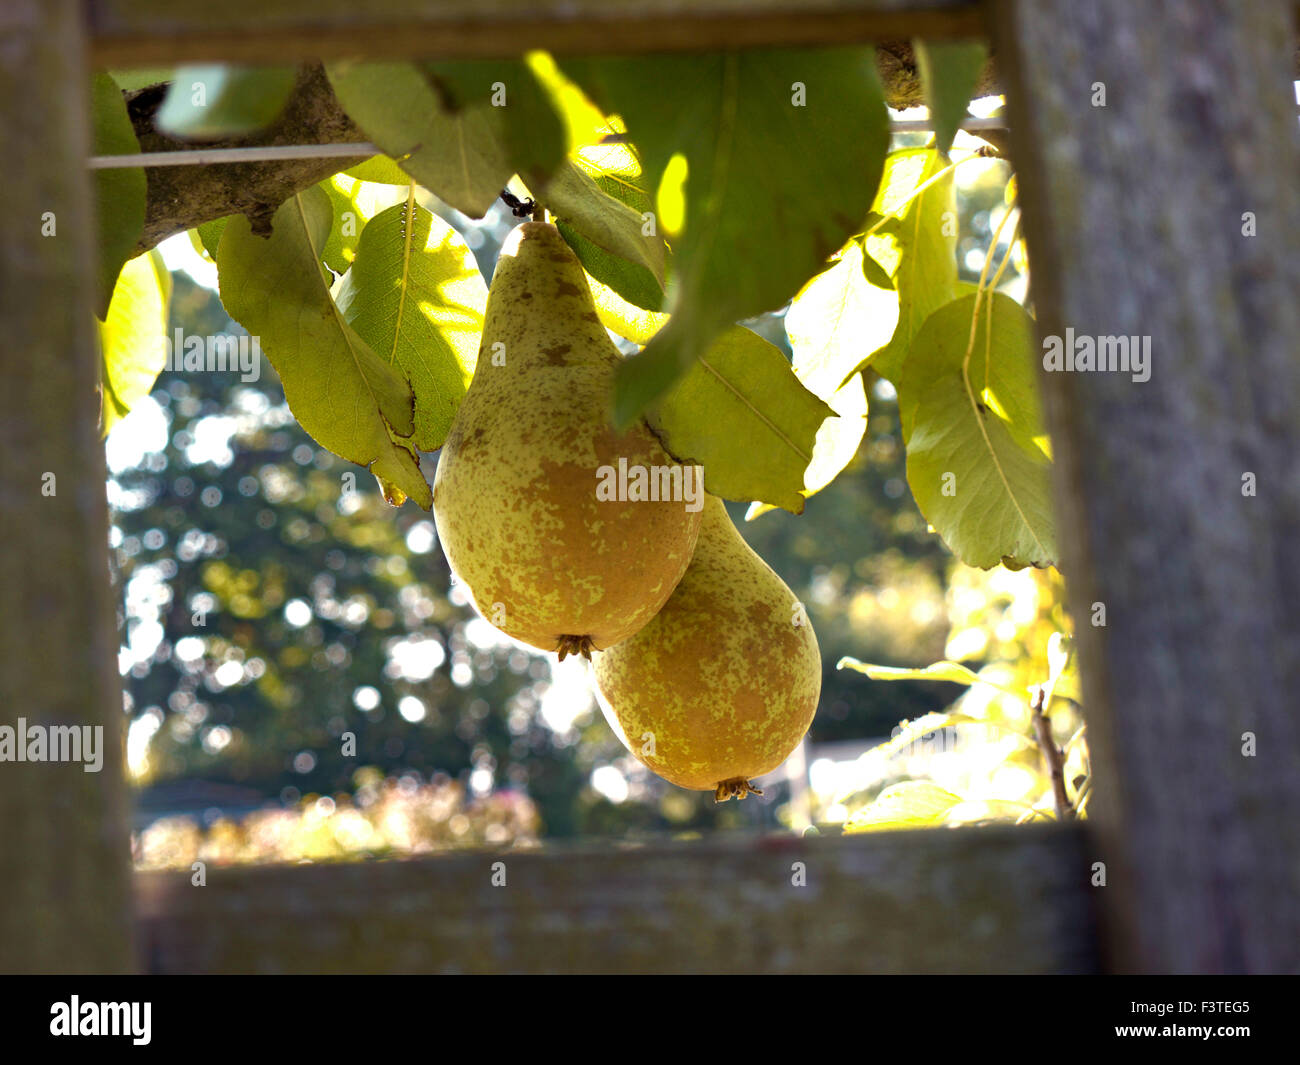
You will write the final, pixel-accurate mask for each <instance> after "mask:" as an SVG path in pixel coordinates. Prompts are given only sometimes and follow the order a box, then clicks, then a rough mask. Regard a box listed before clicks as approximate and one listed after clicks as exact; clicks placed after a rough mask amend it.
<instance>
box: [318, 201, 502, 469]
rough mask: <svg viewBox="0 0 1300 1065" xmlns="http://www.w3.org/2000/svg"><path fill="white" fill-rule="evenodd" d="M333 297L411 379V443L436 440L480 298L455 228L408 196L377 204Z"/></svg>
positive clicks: (483, 296) (466, 374) (473, 347)
mask: <svg viewBox="0 0 1300 1065" xmlns="http://www.w3.org/2000/svg"><path fill="white" fill-rule="evenodd" d="M336 299H337V301H338V306H339V310H341V311H342V312H343V317H344V319H345V320H346V321H347V323H348V325H350V326H351V327H352V328H353V329H355V330H356V331H357V333H358V334H359V335H360V336H361V338H362V339H363V340H365V341H366V343H367V344H369V345H370V348H371V350H373V351H374V352H375V354H377V355H379V356H380V358H382V359H384V360H385V361H387V362H388V363H389V364H390V365H394V364H395V365H396V366H397V367H398V368H400V371H401V372H403V373H404V374H405V376H406V378H407V379H408V380H409V381H410V383H411V388H412V390H413V391H414V392H415V437H414V439H415V443H416V446H417V447H419V448H420V450H421V451H435V450H437V449H438V448H440V447H442V445H443V442H444V441H445V440H446V439H447V430H448V429H449V428H450V427H451V421H452V418H453V417H454V416H455V414H456V409H457V407H459V406H460V401H461V397H462V396H464V394H465V390H466V388H468V387H469V381H470V378H471V377H472V376H473V373H474V363H475V361H476V359H477V357H478V346H479V340H480V338H481V334H482V332H483V312H484V309H485V307H486V305H487V286H486V285H485V284H484V283H483V275H482V274H480V273H479V270H478V266H477V264H476V263H475V261H474V255H473V253H472V252H471V251H470V250H469V247H468V246H467V245H466V244H465V241H464V240H463V239H462V238H461V236H460V234H458V233H457V232H456V231H455V230H454V229H452V228H451V226H449V225H448V224H447V223H446V222H444V221H443V220H442V219H441V218H438V217H436V216H435V215H432V214H430V213H429V212H428V211H426V210H425V209H424V208H423V207H421V206H419V205H418V204H416V203H414V202H413V201H407V202H404V203H400V204H397V205H395V206H393V207H390V208H388V209H387V210H385V211H382V212H380V213H379V214H377V215H376V216H375V217H374V218H373V219H371V220H370V222H368V223H367V225H366V227H365V229H364V230H363V231H362V234H361V240H360V243H359V244H358V246H357V254H356V261H355V262H353V264H352V268H351V269H350V270H349V271H348V272H347V273H346V274H345V275H344V277H343V281H342V282H341V284H340V285H339V287H338V290H337V293H336Z"/></svg>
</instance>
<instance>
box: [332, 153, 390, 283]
mask: <svg viewBox="0 0 1300 1065" xmlns="http://www.w3.org/2000/svg"><path fill="white" fill-rule="evenodd" d="M317 188H319V189H320V190H321V191H322V192H324V193H325V195H326V196H328V197H329V200H330V207H331V209H332V211H333V218H334V224H333V225H332V226H331V227H330V235H329V240H327V241H326V242H325V250H324V251H323V252H322V253H321V258H323V259H324V260H325V264H326V265H327V266H328V267H329V268H330V269H331V270H333V271H334V272H335V273H336V274H344V273H347V271H348V268H349V267H350V266H351V265H352V261H353V260H354V259H355V258H356V256H357V244H358V242H359V241H360V240H361V234H362V232H363V231H364V229H365V226H366V223H367V222H369V221H370V219H372V218H374V217H375V215H377V214H379V212H380V211H383V210H386V209H388V208H389V207H392V206H394V205H395V204H399V203H405V202H406V197H407V196H408V194H409V193H410V190H411V179H410V178H407V179H406V184H405V186H398V185H392V184H388V183H381V182H373V181H358V180H356V179H354V178H352V177H350V176H348V175H347V174H333V175H331V176H330V177H327V178H326V179H325V180H324V181H322V182H321V183H320V184H319V185H318V186H317Z"/></svg>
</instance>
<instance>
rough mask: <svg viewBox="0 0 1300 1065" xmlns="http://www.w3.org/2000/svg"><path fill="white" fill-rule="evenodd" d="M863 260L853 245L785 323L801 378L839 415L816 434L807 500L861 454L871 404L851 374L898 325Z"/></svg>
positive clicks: (894, 309) (893, 305)
mask: <svg viewBox="0 0 1300 1065" xmlns="http://www.w3.org/2000/svg"><path fill="white" fill-rule="evenodd" d="M863 258H864V257H863V253H862V247H861V245H860V244H859V243H858V242H857V241H850V242H849V243H848V244H847V245H845V247H844V249H843V251H842V252H841V254H840V256H839V258H838V259H837V261H836V262H835V265H834V266H832V267H831V268H830V269H829V270H825V271H823V272H822V273H820V274H818V275H817V276H816V277H814V278H813V279H812V280H811V281H809V282H808V284H806V285H805V286H804V287H803V289H801V290H800V292H799V294H798V295H797V296H795V298H794V301H793V302H792V303H791V305H790V310H789V311H788V312H787V313H786V316H785V329H786V333H787V335H788V336H789V337H790V347H791V349H792V351H793V352H794V360H793V361H794V371H795V373H796V375H797V376H798V377H799V380H800V381H802V382H803V384H804V386H805V387H806V388H808V389H809V390H810V391H811V392H813V393H814V394H815V395H817V396H819V397H821V398H822V399H824V400H825V401H826V402H827V403H828V404H830V406H831V407H832V409H834V411H835V413H836V414H837V415H838V417H836V418H831V419H828V420H827V421H826V422H825V423H823V425H822V427H821V429H820V430H819V431H818V433H817V444H816V447H815V448H814V450H813V461H812V463H811V464H810V465H809V467H808V470H807V472H806V473H805V475H804V490H805V491H804V494H805V495H812V494H813V493H815V492H818V491H820V490H821V489H822V488H824V487H826V485H828V484H830V482H831V481H832V480H834V479H835V477H836V476H838V475H839V473H840V471H841V470H842V469H844V467H845V466H847V465H848V464H849V462H850V461H852V459H853V456H854V455H855V454H857V450H858V446H859V445H860V444H861V442H862V437H863V434H864V433H865V432H866V428H867V421H866V418H867V396H866V389H865V384H864V382H863V380H862V375H861V374H855V373H852V372H851V371H852V368H854V367H856V366H857V365H858V364H860V363H861V362H862V360H863V359H864V358H865V357H866V356H867V355H869V354H870V353H871V352H872V351H874V350H876V348H878V347H880V346H881V345H882V344H884V343H885V342H886V341H887V339H888V337H889V336H890V335H892V333H893V331H894V327H895V324H896V322H897V320H898V294H897V293H895V292H892V291H890V290H888V289H883V288H878V287H876V286H874V285H871V284H868V282H867V280H866V278H865V276H864V274H863V269H862V264H863ZM757 513H758V512H757V511H755V512H753V513H751V514H749V515H747V517H756V516H757Z"/></svg>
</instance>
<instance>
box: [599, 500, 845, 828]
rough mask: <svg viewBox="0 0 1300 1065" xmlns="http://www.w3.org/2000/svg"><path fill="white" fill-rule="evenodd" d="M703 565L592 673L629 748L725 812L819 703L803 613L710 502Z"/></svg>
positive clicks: (787, 747) (697, 563)
mask: <svg viewBox="0 0 1300 1065" xmlns="http://www.w3.org/2000/svg"><path fill="white" fill-rule="evenodd" d="M705 499H706V501H705V505H704V524H703V526H702V527H701V529H700V536H699V542H698V543H697V544H696V546H695V557H694V559H693V560H692V561H691V565H690V568H689V569H688V570H687V571H686V575H685V576H684V577H682V579H681V583H679V584H678V585H677V589H676V590H675V591H674V592H673V594H672V598H670V599H669V600H668V602H667V603H666V604H665V605H664V608H663V609H662V610H661V611H659V613H658V615H656V617H655V619H654V620H653V621H651V622H650V624H648V625H647V626H646V627H645V628H643V629H642V630H641V631H640V632H638V633H637V634H636V635H635V636H633V637H632V638H631V639H629V640H626V641H625V642H623V643H621V644H619V645H618V646H616V647H613V648H611V649H610V650H608V651H605V652H604V653H602V654H600V655H597V656H596V658H595V661H594V662H593V671H594V674H595V679H596V687H597V694H598V697H599V701H600V704H601V709H602V710H603V711H604V713H605V717H606V718H607V719H608V720H609V722H610V724H611V726H612V727H613V728H614V731H615V732H617V733H618V734H619V738H620V739H622V740H623V743H624V744H625V745H626V746H627V747H628V749H629V750H630V751H631V752H632V753H633V754H634V755H636V756H637V758H639V759H640V760H641V761H642V762H644V763H645V764H646V765H647V766H649V767H650V768H651V769H653V770H654V771H655V772H656V773H658V774H659V775H660V776H661V777H664V778H665V779H666V780H669V781H671V782H672V783H674V784H676V785H678V786H679V787H683V788H692V789H694V790H697V791H709V790H711V791H713V792H714V797H715V798H716V799H717V801H718V802H722V801H724V800H726V799H729V798H732V797H735V798H740V799H743V798H744V797H745V796H746V795H747V794H748V793H750V792H754V793H756V794H762V793H761V792H759V791H758V789H757V788H755V787H754V786H753V785H752V784H751V783H750V781H751V779H752V778H754V777H759V776H762V775H763V774H764V773H770V772H771V771H772V770H773V769H775V768H776V767H777V766H779V765H780V764H781V763H782V762H784V761H785V760H786V758H787V757H789V755H790V753H791V752H792V751H793V750H794V749H795V748H796V747H797V746H798V745H799V741H800V740H801V739H802V738H803V736H804V733H806V732H807V731H808V726H809V725H810V724H811V723H812V719H813V714H814V713H815V712H816V710H817V699H818V697H819V696H820V694H821V683H822V666H821V653H820V652H819V650H818V648H817V637H816V636H815V635H814V634H813V630H812V626H811V625H810V624H809V622H808V618H807V615H806V614H805V613H804V611H803V607H802V605H801V604H800V603H799V601H798V600H797V599H796V598H795V596H794V593H793V592H791V591H790V589H789V588H788V587H786V584H785V582H784V581H782V580H781V578H780V577H778V576H777V575H776V574H775V573H773V572H772V570H771V569H770V568H769V567H768V565H767V564H766V563H765V562H764V561H763V560H762V559H761V558H759V557H758V555H757V554H755V553H754V551H753V549H752V548H750V546H749V545H748V544H747V543H745V541H744V539H743V538H742V537H741V535H740V533H739V532H737V530H736V527H735V525H733V524H732V522H731V518H729V517H728V516H727V511H726V508H725V507H724V506H723V504H722V501H721V500H720V499H718V498H717V497H715V496H709V495H706V497H705Z"/></svg>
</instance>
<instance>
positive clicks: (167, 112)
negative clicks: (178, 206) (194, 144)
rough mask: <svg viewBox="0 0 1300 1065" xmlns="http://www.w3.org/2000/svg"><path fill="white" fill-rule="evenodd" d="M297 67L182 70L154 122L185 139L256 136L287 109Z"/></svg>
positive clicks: (224, 67) (179, 68)
mask: <svg viewBox="0 0 1300 1065" xmlns="http://www.w3.org/2000/svg"><path fill="white" fill-rule="evenodd" d="M297 77H298V71H297V68H296V67H292V66H286V67H237V66H226V65H224V64H220V63H215V64H206V65H201V66H183V67H178V68H177V70H176V73H175V75H174V76H173V77H172V83H171V85H170V86H169V87H168V89H167V97H166V99H164V100H163V102H162V107H160V108H159V109H158V114H157V116H156V117H155V119H154V124H155V125H156V126H157V128H158V129H159V130H161V131H162V132H163V133H166V134H167V135H168V136H170V137H177V138H180V139H181V140H218V139H220V138H222V137H241V136H244V135H245V134H249V133H256V132H257V131H258V130H260V129H265V128H266V127H267V126H269V125H270V124H271V123H272V122H274V121H275V120H276V119H277V118H278V117H279V115H280V112H281V111H283V110H284V105H285V104H286V103H287V102H288V100H289V96H290V94H291V93H292V92H293V86H294V83H295V81H297Z"/></svg>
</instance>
